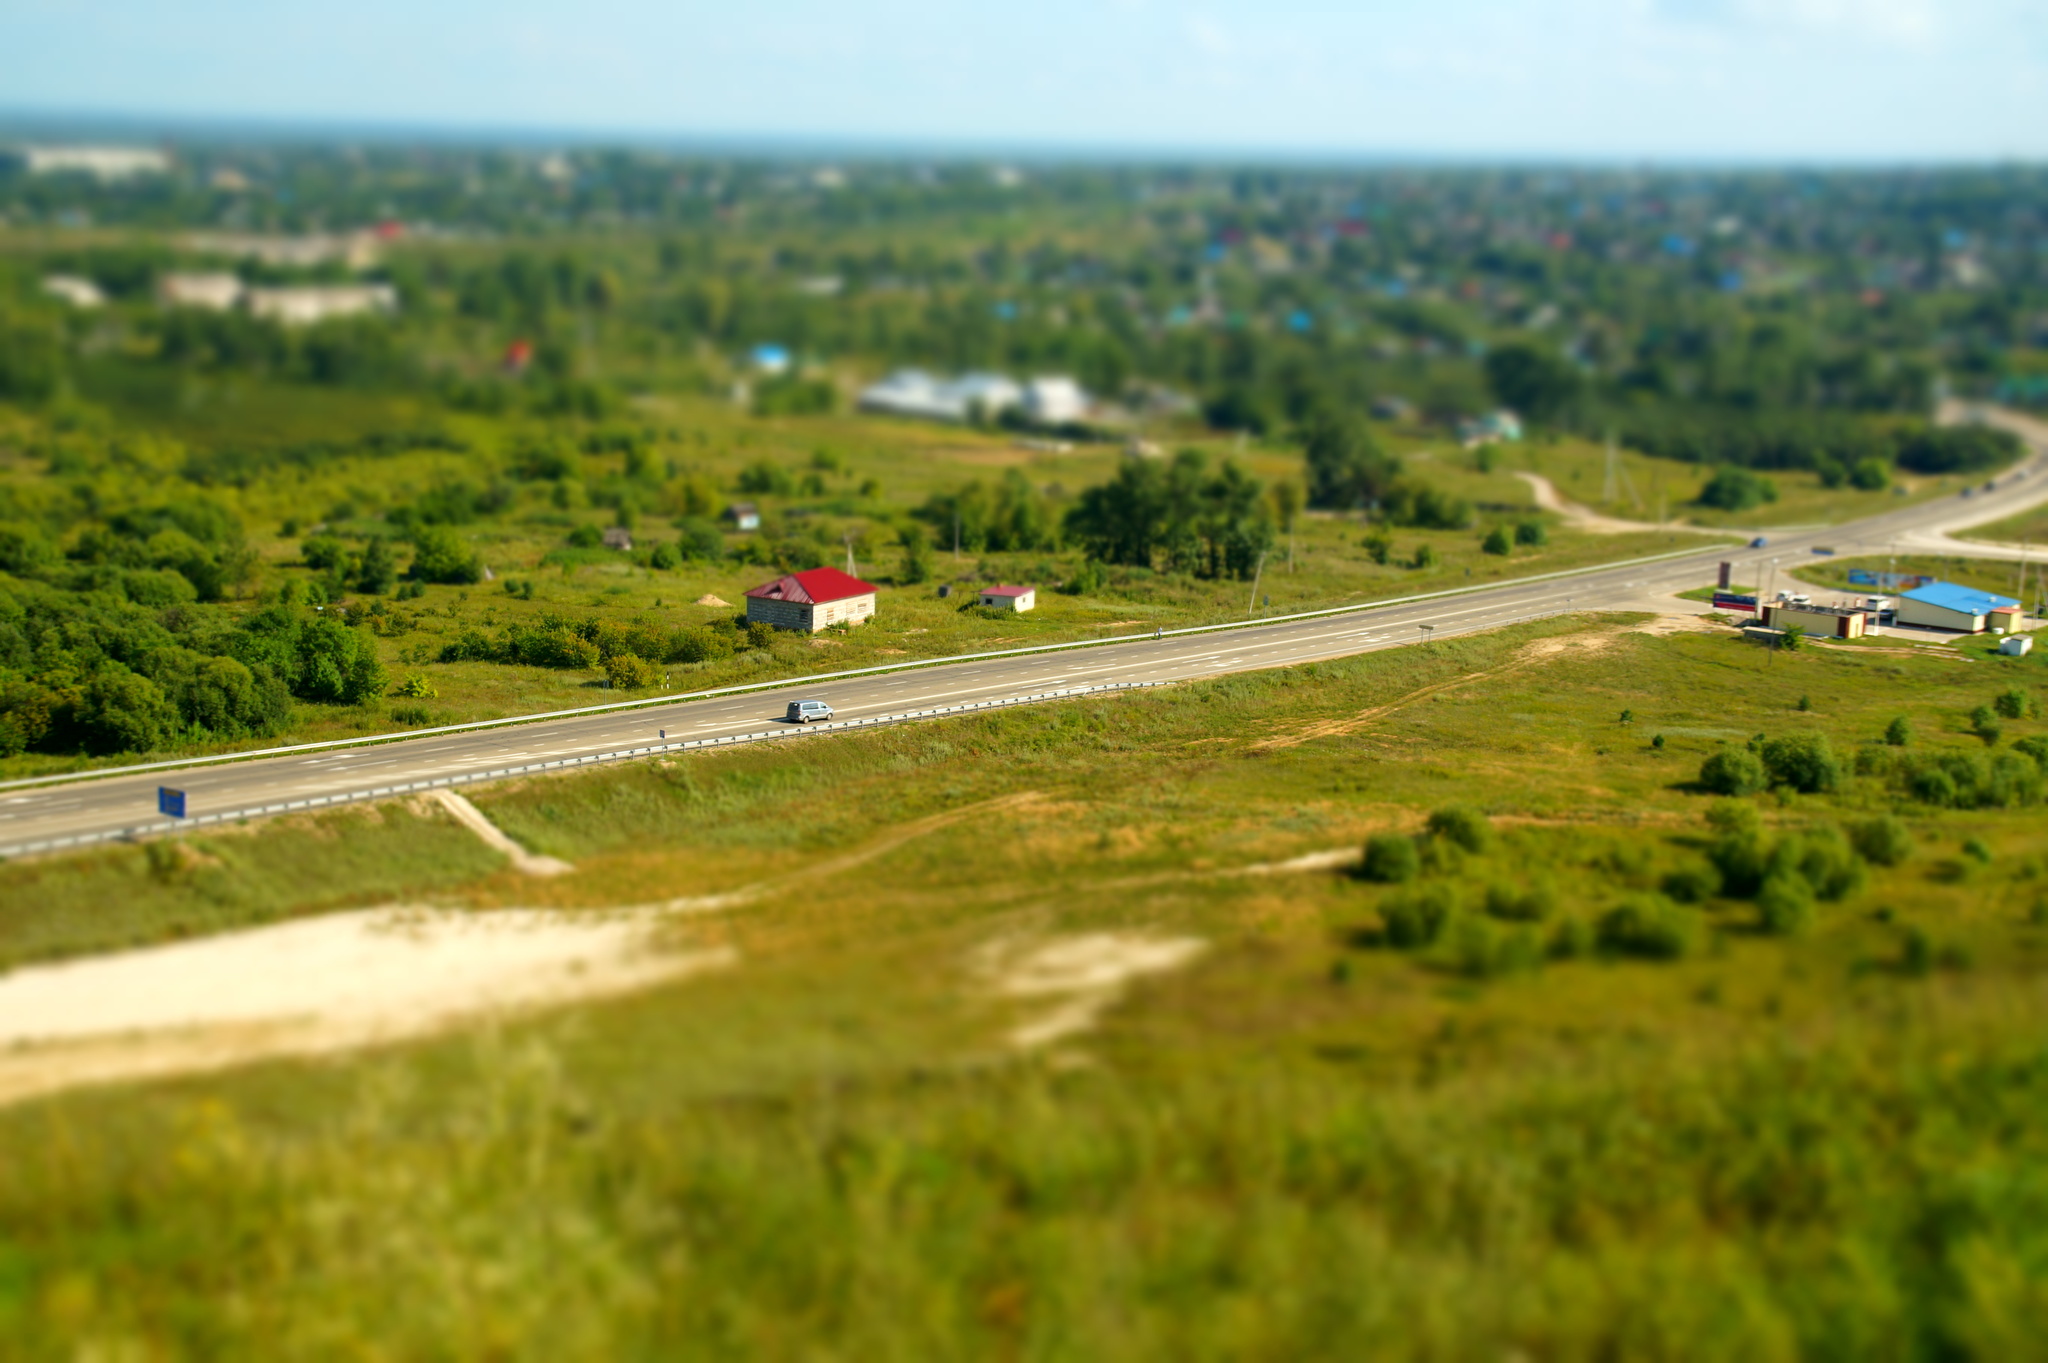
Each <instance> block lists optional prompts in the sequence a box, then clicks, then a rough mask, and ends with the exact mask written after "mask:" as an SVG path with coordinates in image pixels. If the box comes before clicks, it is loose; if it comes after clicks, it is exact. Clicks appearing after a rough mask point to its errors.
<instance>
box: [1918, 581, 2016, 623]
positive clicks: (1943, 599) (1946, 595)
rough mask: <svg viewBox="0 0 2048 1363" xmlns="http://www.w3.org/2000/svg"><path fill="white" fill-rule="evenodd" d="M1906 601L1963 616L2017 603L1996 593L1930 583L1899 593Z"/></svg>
mask: <svg viewBox="0 0 2048 1363" xmlns="http://www.w3.org/2000/svg"><path fill="white" fill-rule="evenodd" d="M1900 595H1902V596H1904V597H1905V598H1906V599H1907V600H1908V601H1924V602H1926V603H1927V604H1928V605H1930V606H1940V607H1941V608H1942V609H1944V610H1952V611H1961V612H1962V613H1963V614H1965V615H1989V614H1990V613H1991V612H1992V611H1995V610H1998V609H1999V608H2001V607H2012V606H2017V605H2019V602H2017V601H2015V600H2013V599H2012V598H2011V597H2009V596H2000V595H1998V594H1997V593H1996V592H1980V591H1978V590H1977V589H1976V588H1975V587H1965V586H1962V585H1960V584H1958V583H1954V582H1930V583H1928V584H1927V585H1926V586H1924V587H1915V588H1914V589H1913V590H1912V591H1910V592H1901V593H1900Z"/></svg>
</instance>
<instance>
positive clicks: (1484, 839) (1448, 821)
mask: <svg viewBox="0 0 2048 1363" xmlns="http://www.w3.org/2000/svg"><path fill="white" fill-rule="evenodd" d="M1429 832H1430V836H1431V837H1436V838H1442V839H1444V840H1445V841H1446V842H1450V843H1454V844H1456V845H1457V846H1459V847H1462V848H1464V849H1465V850H1466V851H1467V852H1471V853H1472V854H1474V855H1475V856H1476V855H1478V854H1479V853H1481V852H1484V851H1485V850H1486V846H1487V844H1488V843H1489V842H1491V841H1492V839H1493V825H1492V824H1491V823H1490V822H1488V820H1487V818H1486V816H1485V815H1484V814H1482V813H1480V812H1479V811H1478V810H1476V809H1474V808H1473V807H1472V806H1471V805H1446V806H1444V807H1443V808H1442V809H1439V810H1437V811H1436V812H1435V813H1433V814H1431V815H1430V816H1429Z"/></svg>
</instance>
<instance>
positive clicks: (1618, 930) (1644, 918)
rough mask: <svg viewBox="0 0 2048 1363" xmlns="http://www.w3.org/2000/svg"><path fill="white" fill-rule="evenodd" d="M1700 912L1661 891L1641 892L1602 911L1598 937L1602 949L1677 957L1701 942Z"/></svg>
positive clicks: (1649, 956) (1651, 956) (1645, 956)
mask: <svg viewBox="0 0 2048 1363" xmlns="http://www.w3.org/2000/svg"><path fill="white" fill-rule="evenodd" d="M1699 935H1700V922H1699V915H1697V914H1695V913H1693V912H1692V911H1691V910H1690V909H1681V908H1679V907H1678V906H1677V905H1676V904H1673V903H1672V902H1671V901H1669V900H1667V899H1664V898H1663V897H1661V896H1659V895H1640V896H1637V897H1636V898H1633V899H1629V900H1625V901H1623V902H1622V903H1620V904H1617V905H1615V906H1614V907H1613V908H1611V909H1609V910H1608V911H1607V912H1606V913H1604V914H1602V915H1600V922H1599V924H1598V926H1597V927H1596V928H1595V931H1594V937H1595V940H1596V941H1597V942H1598V943H1599V945H1600V949H1601V950H1602V951H1605V952H1608V953H1610V954H1612V955H1615V956H1635V957H1640V958H1642V959H1645V960H1653V961H1675V960H1679V959H1681V958H1683V957H1685V956H1689V955H1691V954H1692V952H1693V950H1694V948H1695V947H1696V946H1697V945H1698V944H1699Z"/></svg>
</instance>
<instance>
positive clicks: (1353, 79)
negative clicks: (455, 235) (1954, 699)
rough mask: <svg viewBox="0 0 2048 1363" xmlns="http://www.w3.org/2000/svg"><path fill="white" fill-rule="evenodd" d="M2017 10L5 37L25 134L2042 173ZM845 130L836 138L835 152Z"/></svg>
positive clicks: (376, 26) (476, 16) (1973, 2)
mask: <svg viewBox="0 0 2048 1363" xmlns="http://www.w3.org/2000/svg"><path fill="white" fill-rule="evenodd" d="M2032 10H2033V7H2032V6H2030V5H2029V4H2027V3H2025V0H1959V2H1958V3H1952V4H1947V5H1942V6H1935V5H1933V4H1932V3H1931V2H1930V0H1874V2H1872V3H1861V4H1851V3H1849V2H1848V0H1792V3H1788V4H1783V5H1778V6H1768V5H1765V4H1763V3H1762V0H1552V3H1549V4H1547V5H1545V6H1543V7H1542V8H1541V9H1531V8H1529V7H1526V6H1513V5H1508V4H1505V3H1503V2H1502V0H1442V3H1439V4H1436V5H1432V6H1424V5H1421V4H1419V3H1416V2H1415V0H1394V2H1393V3H1388V4H1383V5H1381V6H1378V7H1377V8H1376V9H1375V10H1374V11H1373V12H1371V13H1351V12H1338V11H1331V10H1328V9H1325V8H1322V7H1319V6H1317V5H1313V4H1306V3H1302V0H1281V3H1279V4H1278V5H1269V6H1265V7H1254V6H1252V5H1250V4H1249V3H1248V0H1215V2H1214V3H1207V4H1202V5H1194V6H1183V5H1173V4H1163V3H1155V0H1051V3H1049V4H1048V5H1045V6H1042V7H1040V8H1039V9H1038V10H1037V11H1035V12H1034V14H1033V15H1032V16H1031V22H1028V23H1016V22H1006V21H1004V20H1001V19H991V18H988V17H985V16H980V15H970V16H960V15H957V14H955V13H953V12H950V11H948V10H946V9H943V8H941V7H939V6H936V5H934V4H931V3H930V2H929V0H884V2H883V3H879V4H870V5H868V6H865V7H862V8H861V9H859V10H858V11H847V10H844V9H839V8H834V7H830V6H826V5H823V4H820V3H817V0H789V3H787V4H785V5H784V6H782V7H780V8H779V9H778V10H777V11H775V12H774V14H772V15H756V14H746V13H731V12H727V11H723V10H719V11H714V10H711V9H710V8H709V7H706V6H701V5H690V4H685V5H682V6H668V7H660V6H654V5H650V4H647V3H646V2H645V0H590V3H587V4H585V5H583V6H580V7H579V8H578V9H577V10H576V11H575V12H574V13H573V14H570V13H567V12H565V11H563V10H562V9H561V8H560V7H558V6H553V5H549V4H546V3H544V2H543V0H501V3H496V4H492V5H484V4H481V3H478V0H452V3H450V4H448V5H445V6H442V7H438V8H437V9H436V10H435V11H434V12H432V13H431V14H425V15H422V14H420V13H418V12H416V11H414V10H411V9H409V8H407V7H404V6H401V5H398V4H395V3H393V0H365V3H364V4H363V5H362V6H359V7H358V8H357V9H356V10H354V11H352V12H351V15H350V19H349V21H348V23H347V24H346V25H342V24H337V23H331V22H329V21H328V19H327V17H326V12H324V11H319V10H315V9H313V8H311V7H309V6H291V5H287V6H284V7H282V8H279V7H275V6H271V7H264V8H258V7H257V6H255V5H253V4H251V3H249V0H203V2H202V4H200V5H199V6H196V7H188V8H185V9H182V10H180V11H178V12H177V13H175V14H165V13H163V12H161V11H158V10H156V9H153V8H151V7H148V6H143V5H140V4H137V3H135V0H99V2H98V3H92V4H88V5H85V6H62V7H59V6H54V5H31V6H26V7H19V8H16V9H14V10H13V11H12V12H9V13H5V14H0V45H4V46H6V47H7V48H8V49H9V50H12V51H15V52H18V53H24V54H32V56H33V60H32V61H28V62H24V63H22V64H21V65H22V67H23V69H21V70H18V71H16V72H14V73H13V79H12V81H11V86H12V88H11V91H10V95H9V99H10V102H11V103H12V105H13V106H14V112H13V114H12V115H11V117H13V118H17V119H26V120H30V121H33V122H38V123H45V124H55V123H62V122H79V123H98V124H102V125H108V124H112V123H116V122H127V123H132V124H134V125H154V126H159V127H191V126H195V125H196V126H220V127H226V128H237V129H239V128H265V127H281V128H284V129H289V130H300V129H304V130H321V131H339V130H347V131H348V133H349V135H352V136H357V137H366V138H379V139H380V140H381V139H382V138H385V137H396V138H401V139H403V138H408V137H409V138H413V139H416V140H417V139H423V138H424V139H430V140H473V139H476V138H479V137H483V138H489V137H499V138H512V139H515V140H519V141H528V140H549V141H553V142H556V143H561V144H569V143H574V144H577V145H587V144H591V143H598V142H610V143H613V144H622V143H623V144H646V143H649V142H652V143H657V144H663V145H667V144H673V143H676V142H687V143H708V144H712V145H717V146H730V145H742V146H770V147H776V148H782V147H796V148H798V149H802V150H808V149H809V148H811V147H818V146H822V147H827V148H831V149H835V150H838V149H851V150H855V151H860V150H868V149H872V150H873V151H874V152H875V154H881V155H904V154H947V155H985V154H1000V155H1030V156H1036V157H1050V158H1058V159H1069V160H1077V159H1086V160H1104V159H1130V158H1133V157H1140V158H1157V157H1182V158H1195V159H1201V160H1244V159H1251V158H1257V159H1274V158H1279V159H1288V160H1293V159H1300V160H1309V161H1316V162H1325V161H1331V160H1335V161H1348V162H1355V161H1359V160H1367V161H1375V160H1377V161H1400V162H1414V163H1460V164H1469V163H1496V164H1498V163H1517V164H1522V163H1543V164H1589V163H1591V164H1602V165H1607V164H1638V163H1642V162H1646V161H1647V162H1651V163H1659V164H1671V165H1685V166H1698V165H1730V166H1735V165H1741V166H1754V165H1784V164H1826V165H1845V166H1870V165H1932V164H1984V163H2007V162H2012V161H2034V160H2039V159H2041V158H2042V157H2044V156H2048V38H2044V37H2043V36H2040V35H2038V34H2037V32H2036V30H2037V29H2038V24H2036V23H2034V22H2033V14H2032ZM827 129H829V130H831V131H830V132H829V133H828V132H826V131H824V130H827Z"/></svg>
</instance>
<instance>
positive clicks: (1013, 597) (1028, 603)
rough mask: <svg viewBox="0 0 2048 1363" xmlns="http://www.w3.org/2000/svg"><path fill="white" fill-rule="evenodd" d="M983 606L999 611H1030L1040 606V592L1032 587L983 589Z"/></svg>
mask: <svg viewBox="0 0 2048 1363" xmlns="http://www.w3.org/2000/svg"><path fill="white" fill-rule="evenodd" d="M981 604H982V605H984V606H994V607H995V608H996V609H997V610H999V611H1028V610H1030V609H1031V608H1032V607H1033V606H1035V605H1037V604H1038V592H1037V590H1036V589H1035V588H1032V587H1005V586H995V587H983V588H982V589H981Z"/></svg>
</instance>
